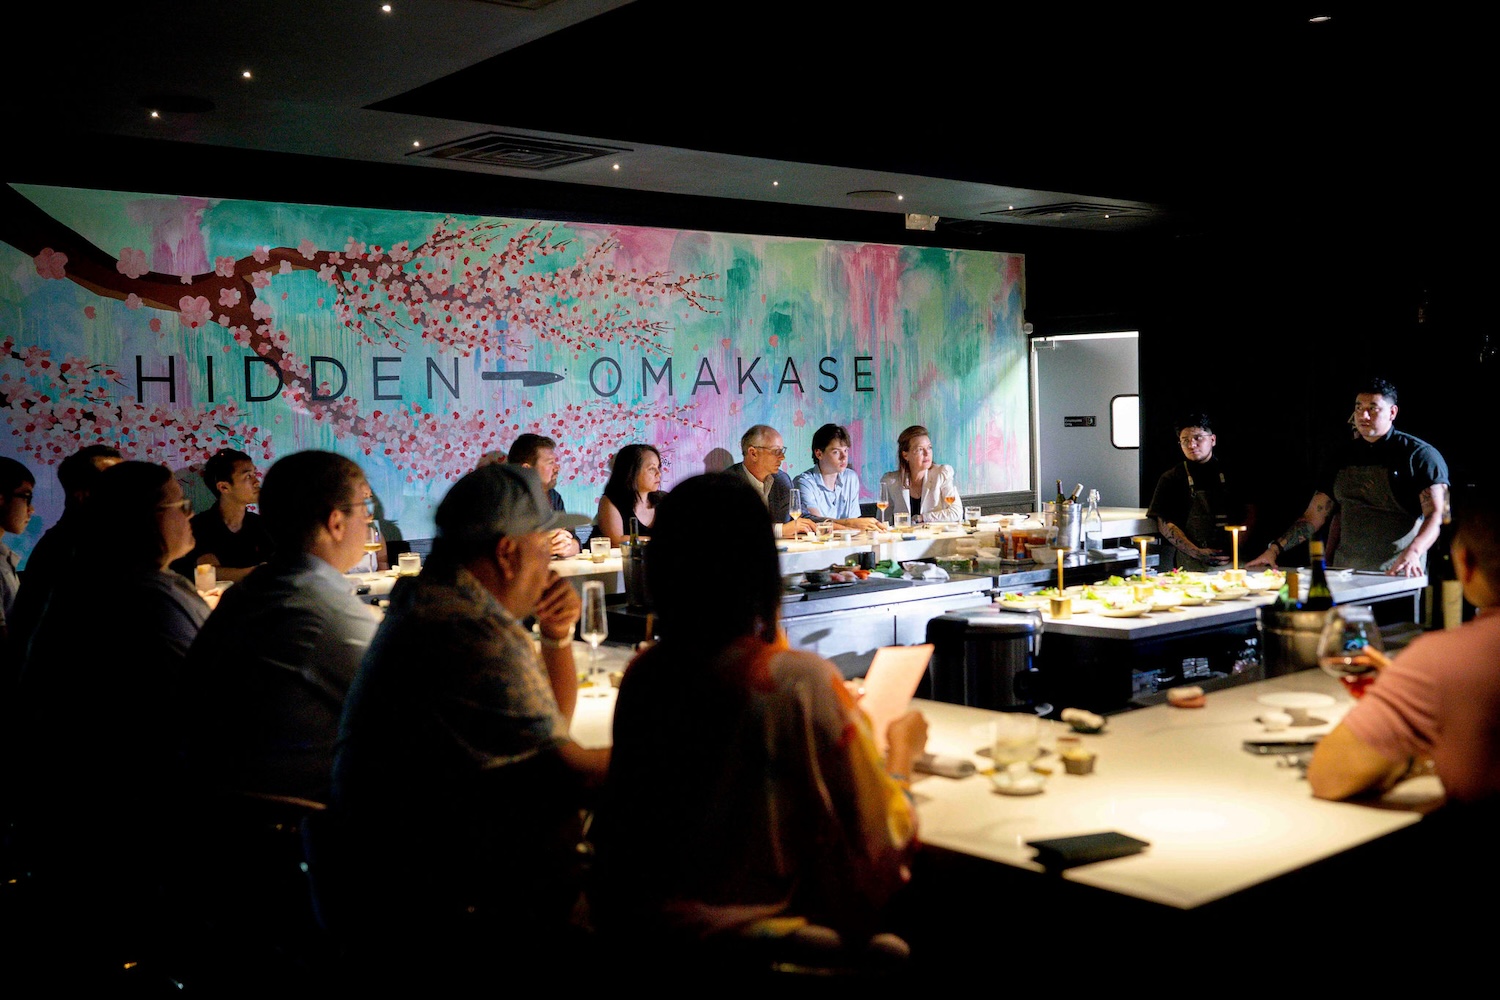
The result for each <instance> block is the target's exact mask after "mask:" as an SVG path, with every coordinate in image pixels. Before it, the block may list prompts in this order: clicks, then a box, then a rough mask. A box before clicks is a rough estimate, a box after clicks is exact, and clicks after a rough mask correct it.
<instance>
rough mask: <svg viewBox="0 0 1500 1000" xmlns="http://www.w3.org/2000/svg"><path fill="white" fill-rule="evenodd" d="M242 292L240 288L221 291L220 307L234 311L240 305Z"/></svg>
mask: <svg viewBox="0 0 1500 1000" xmlns="http://www.w3.org/2000/svg"><path fill="white" fill-rule="evenodd" d="M240 298H241V295H240V290H239V289H238V288H221V289H219V305H221V306H223V307H225V308H226V309H233V308H234V307H235V306H237V305H239V304H240Z"/></svg>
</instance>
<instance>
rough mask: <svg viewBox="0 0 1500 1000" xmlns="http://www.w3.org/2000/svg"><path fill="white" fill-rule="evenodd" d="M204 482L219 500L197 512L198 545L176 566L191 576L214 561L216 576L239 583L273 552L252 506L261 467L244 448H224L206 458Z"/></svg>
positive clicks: (194, 527)
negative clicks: (238, 449)
mask: <svg viewBox="0 0 1500 1000" xmlns="http://www.w3.org/2000/svg"><path fill="white" fill-rule="evenodd" d="M203 483H204V485H205V486H207V487H208V488H209V490H210V491H212V492H213V495H214V496H215V497H216V498H217V502H216V503H215V504H214V505H213V506H212V507H209V508H208V509H206V510H202V511H199V512H198V513H197V514H194V515H193V537H194V538H195V539H197V544H195V545H194V546H193V551H192V552H190V553H188V555H187V557H186V558H184V559H181V560H179V561H177V562H175V563H173V564H172V568H173V569H175V570H177V571H178V572H179V573H181V574H182V575H183V576H186V577H187V578H188V579H190V580H191V579H192V578H193V567H194V566H202V565H207V566H213V567H214V578H215V579H216V580H219V581H225V582H229V583H235V582H238V581H240V580H243V579H244V578H245V577H246V576H249V575H250V571H251V570H252V569H254V568H255V567H257V566H259V565H260V564H261V563H263V562H265V561H266V560H267V559H268V558H270V555H271V535H270V533H269V532H267V531H266V528H265V525H264V524H263V523H262V521H261V518H260V515H259V514H257V513H255V512H254V511H252V510H249V509H248V508H249V506H250V505H251V504H253V503H255V502H256V501H257V500H259V499H260V472H259V470H257V469H256V468H255V460H254V459H252V458H251V457H250V456H249V455H247V454H245V453H244V452H243V451H237V450H236V449H234V448H220V449H219V450H218V451H216V452H214V453H213V454H212V455H211V456H209V459H208V461H206V462H204V463H203Z"/></svg>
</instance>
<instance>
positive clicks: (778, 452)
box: [750, 444, 786, 458]
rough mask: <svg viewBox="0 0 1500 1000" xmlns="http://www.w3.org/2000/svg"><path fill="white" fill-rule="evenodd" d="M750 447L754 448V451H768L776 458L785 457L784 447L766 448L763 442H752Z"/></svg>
mask: <svg viewBox="0 0 1500 1000" xmlns="http://www.w3.org/2000/svg"><path fill="white" fill-rule="evenodd" d="M750 447H752V448H754V449H755V450H756V451H769V452H770V453H771V454H773V455H775V456H776V457H777V458H786V449H785V448H767V447H766V446H765V445H763V444H752V445H751V446H750Z"/></svg>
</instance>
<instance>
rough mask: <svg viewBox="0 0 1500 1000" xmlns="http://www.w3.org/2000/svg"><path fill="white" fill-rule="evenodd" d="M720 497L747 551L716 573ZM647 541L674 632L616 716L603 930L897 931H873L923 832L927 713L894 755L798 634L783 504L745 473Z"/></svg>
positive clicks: (603, 815)
mask: <svg viewBox="0 0 1500 1000" xmlns="http://www.w3.org/2000/svg"><path fill="white" fill-rule="evenodd" d="M705 510H712V511H714V512H715V515H716V518H715V523H716V524H718V525H719V528H718V529H717V530H719V531H721V532H728V533H729V534H728V537H726V538H724V539H722V541H723V543H724V546H725V548H726V550H728V551H733V552H734V553H735V559H736V563H735V572H733V573H728V574H721V575H720V576H718V577H716V578H715V580H714V584H713V586H705V585H704V582H703V579H702V574H701V566H702V516H701V515H702V512H703V511H705ZM646 551H647V556H646V573H647V579H648V585H649V588H650V590H651V593H652V595H653V598H654V601H655V605H656V609H657V614H658V616H659V617H658V623H659V634H660V640H659V641H658V642H657V643H655V644H654V645H653V646H651V647H650V648H649V649H647V650H646V651H645V652H643V653H641V654H640V655H639V656H637V657H636V659H635V660H634V661H633V662H632V663H631V664H630V666H629V668H628V669H627V670H626V672H625V678H624V681H623V682H622V684H621V687H620V694H619V701H618V703H617V706H616V709H615V715H614V744H613V754H612V757H611V762H610V769H609V776H608V779H607V780H606V783H605V793H604V798H603V801H602V802H601V804H600V806H599V809H598V812H597V813H596V816H595V820H594V824H593V836H594V840H595V844H596V847H597V861H598V865H597V876H598V880H597V891H596V893H595V916H596V918H597V920H598V921H599V924H600V926H601V927H602V928H603V929H604V930H605V932H606V933H609V934H611V935H618V936H619V938H624V939H627V940H636V937H635V936H637V935H639V936H640V938H641V939H644V940H645V941H650V942H651V944H652V947H651V948H650V949H648V952H649V953H650V954H652V955H653V956H656V957H659V954H660V952H659V948H660V947H662V946H666V947H668V948H671V947H673V946H674V945H679V946H687V947H692V948H697V947H699V946H706V947H707V949H708V951H711V952H714V953H718V948H717V947H715V946H716V945H722V946H725V947H728V948H729V949H730V953H731V954H734V953H739V949H743V948H749V947H751V942H754V941H760V940H764V939H768V938H778V939H780V940H782V941H784V942H785V941H787V938H788V936H789V935H790V937H791V939H792V943H801V941H800V940H799V939H803V938H805V939H809V940H815V941H820V942H827V941H828V940H829V939H830V938H832V939H833V940H834V941H838V942H842V943H843V945H844V946H845V947H846V948H849V949H854V950H858V949H862V948H864V947H865V946H866V944H867V943H870V942H872V939H877V938H886V939H889V938H890V936H889V935H877V934H875V932H876V931H878V930H879V929H880V927H881V924H880V921H882V920H883V919H885V917H886V914H885V913H884V912H883V911H884V908H885V906H886V904H888V903H889V902H890V901H891V899H892V897H893V895H894V894H895V893H896V891H897V889H898V888H899V887H900V886H901V884H902V882H903V879H904V873H905V870H906V869H905V863H906V856H907V851H908V849H909V848H910V846H911V843H912V839H913V836H914V833H915V825H916V815H915V812H914V811H913V809H912V807H911V802H910V798H909V795H908V793H907V792H906V791H905V788H904V782H905V775H907V774H909V773H910V767H911V764H912V762H913V760H914V759H915V758H916V756H917V755H919V754H920V753H921V752H922V750H923V747H924V745H925V742H926V722H925V721H924V720H923V719H922V717H921V716H920V715H919V714H917V713H915V712H913V713H909V714H908V715H906V716H904V717H903V718H901V719H899V720H897V721H896V722H894V723H892V724H891V726H890V729H889V743H890V752H889V755H888V758H887V760H886V761H885V762H882V761H881V759H880V756H879V753H878V751H877V750H876V748H875V742H874V740H873V737H872V734H871V732H870V729H869V721H868V719H867V718H866V717H865V716H864V715H863V714H862V713H861V712H860V711H859V710H858V708H857V707H856V706H855V704H854V702H853V700H852V698H851V696H850V694H849V692H848V690H847V688H846V687H845V685H844V681H843V677H842V675H841V674H840V673H839V671H838V669H837V668H835V667H834V665H833V664H832V663H830V662H828V661H827V660H825V659H823V658H822V657H820V656H818V655H816V654H814V653H808V652H801V651H797V650H792V649H789V648H788V647H787V644H786V641H785V638H784V637H783V636H782V634H781V632H780V629H779V627H778V617H779V613H780V607H781V570H780V566H779V564H778V562H777V556H776V546H775V541H774V539H773V535H772V531H771V519H770V515H769V513H768V511H767V510H766V505H765V503H764V501H762V500H761V498H760V496H759V494H758V493H757V492H756V491H755V489H754V487H752V486H751V485H750V484H749V483H747V482H746V481H744V480H743V479H742V478H741V477H739V476H734V475H729V474H710V475H704V476H697V477H694V478H692V479H689V480H687V481H686V482H684V483H682V484H681V485H679V486H678V487H677V488H676V489H674V490H673V491H672V492H671V493H669V494H668V495H667V496H666V497H665V498H664V499H663V500H662V501H661V504H660V505H659V508H658V513H657V518H656V524H655V527H654V529H653V531H652V536H651V541H650V543H649V545H648V546H647V550H646ZM666 761H671V767H672V771H673V776H672V780H671V781H663V780H662V767H663V764H664V762H666ZM625 952H626V953H627V954H628V953H631V952H632V949H630V948H626V949H625ZM699 953H700V954H702V953H704V952H702V951H700V952H699ZM653 961H655V958H654V959H653Z"/></svg>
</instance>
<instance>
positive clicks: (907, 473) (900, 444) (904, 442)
mask: <svg viewBox="0 0 1500 1000" xmlns="http://www.w3.org/2000/svg"><path fill="white" fill-rule="evenodd" d="M919 437H924V438H927V439H928V440H929V441H930V440H932V435H931V434H928V433H927V428H926V427H923V426H922V425H921V424H912V425H911V426H910V427H908V428H907V429H906V430H904V431H902V432H901V433H900V434H899V435H897V437H896V468H898V469H900V470H901V481H902V482H910V481H911V469H910V468H908V467H907V464H906V451H907V449H908V448H910V447H911V443H912V442H913V441H915V440H916V439H917V438H919Z"/></svg>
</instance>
